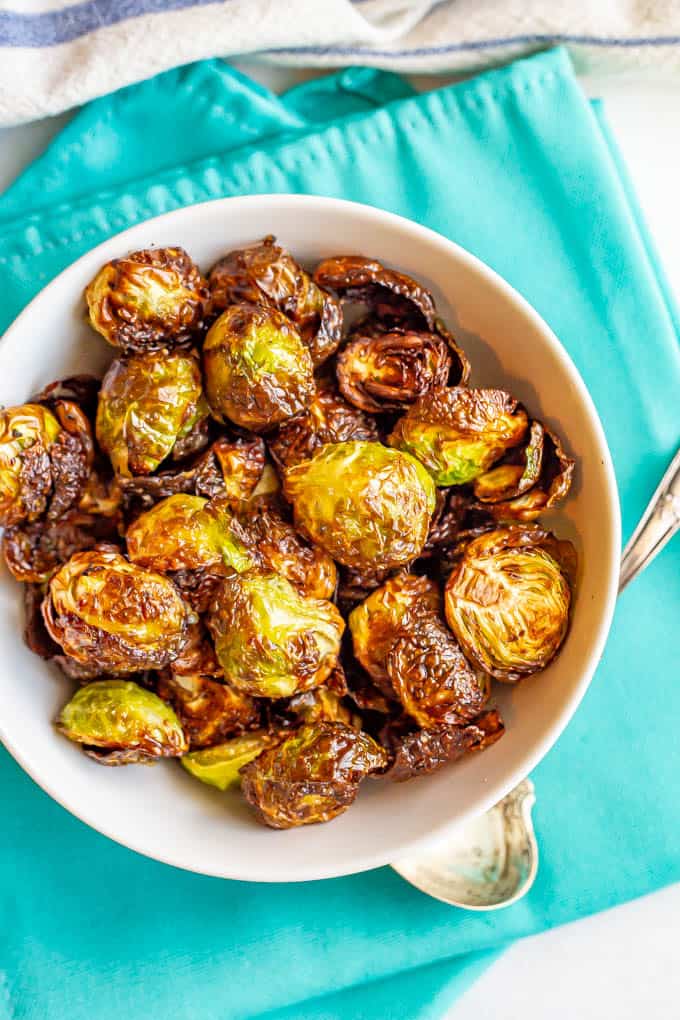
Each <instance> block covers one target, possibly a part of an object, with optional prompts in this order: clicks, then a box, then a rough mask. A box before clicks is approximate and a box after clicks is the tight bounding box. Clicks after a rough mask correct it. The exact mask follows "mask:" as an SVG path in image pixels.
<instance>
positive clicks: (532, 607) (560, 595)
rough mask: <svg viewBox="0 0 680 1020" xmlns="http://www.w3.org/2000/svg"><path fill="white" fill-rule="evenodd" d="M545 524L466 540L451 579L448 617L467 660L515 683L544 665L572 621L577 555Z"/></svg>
mask: <svg viewBox="0 0 680 1020" xmlns="http://www.w3.org/2000/svg"><path fill="white" fill-rule="evenodd" d="M573 555H574V553H573V547H572V546H571V544H570V543H559V542H557V540H556V539H555V538H554V536H552V535H551V534H550V532H547V531H546V530H545V529H544V528H541V527H538V526H537V525H531V524H524V525H514V526H510V527H507V528H498V529H496V530H494V531H489V532H487V533H486V534H483V535H480V536H479V537H478V538H475V539H473V540H472V541H470V542H469V543H467V544H466V545H464V546H463V548H462V551H461V552H460V555H459V559H458V562H457V563H456V565H455V566H454V568H453V570H452V572H451V575H450V577H449V579H448V581H447V584H446V591H445V596H444V602H445V609H446V619H447V622H448V624H449V627H450V628H451V630H452V631H453V633H454V634H455V636H456V638H457V640H458V641H459V642H460V645H461V647H462V649H463V651H464V652H465V655H466V656H467V658H468V659H469V660H470V661H471V662H473V663H475V664H476V665H477V666H478V667H479V668H480V669H482V670H484V671H485V672H487V673H489V674H491V676H493V677H495V678H496V679H497V680H503V681H505V682H509V683H512V682H514V681H516V680H519V679H521V678H522V677H523V676H527V675H529V674H530V673H535V672H536V671H537V670H539V669H543V668H544V667H545V666H547V664H548V663H549V662H550V660H551V659H552V658H553V657H554V656H555V655H556V654H557V652H558V650H559V648H560V645H561V644H562V642H563V641H564V638H565V636H566V633H567V627H568V624H569V608H570V604H571V587H570V582H569V579H568V572H569V567H570V564H571V562H572V558H573Z"/></svg>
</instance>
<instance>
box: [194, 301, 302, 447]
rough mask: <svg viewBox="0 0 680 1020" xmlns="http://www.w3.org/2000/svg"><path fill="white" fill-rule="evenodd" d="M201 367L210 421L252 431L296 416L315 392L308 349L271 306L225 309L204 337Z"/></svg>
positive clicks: (234, 306)
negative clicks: (227, 422) (213, 420)
mask: <svg viewBox="0 0 680 1020" xmlns="http://www.w3.org/2000/svg"><path fill="white" fill-rule="evenodd" d="M203 368H204V373H205V387H206V394H207V397H208V403H209V404H210V409H211V411H212V413H213V415H214V417H215V418H217V420H218V421H223V420H224V419H225V418H228V419H230V420H231V421H233V422H235V423H236V424H237V425H241V426H243V427H244V428H248V429H252V430H253V431H254V432H259V431H262V430H263V429H268V428H271V427H272V426H274V425H278V423H279V422H281V421H283V420H284V419H285V418H290V417H291V416H292V415H294V414H299V412H300V411H302V410H304V408H305V407H306V406H307V404H308V403H309V402H310V400H311V399H312V395H313V393H314V376H313V366H312V359H311V357H310V354H309V351H308V350H307V348H306V347H305V346H304V344H303V343H302V340H301V339H300V334H299V333H298V331H297V329H296V328H295V326H294V325H293V323H292V322H291V321H290V320H289V319H287V318H286V316H285V315H283V314H282V313H281V312H279V311H277V310H276V309H275V308H263V307H260V306H257V305H245V304H241V305H231V307H230V308H227V310H226V312H223V313H222V315H220V317H219V319H217V321H216V322H215V323H213V325H212V326H211V328H210V331H209V332H208V335H207V337H206V338H205V343H204V345H203Z"/></svg>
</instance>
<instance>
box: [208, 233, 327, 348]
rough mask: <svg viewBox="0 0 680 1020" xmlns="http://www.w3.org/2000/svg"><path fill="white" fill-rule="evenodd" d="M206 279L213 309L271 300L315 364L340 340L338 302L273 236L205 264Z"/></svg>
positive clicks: (270, 304)
mask: <svg viewBox="0 0 680 1020" xmlns="http://www.w3.org/2000/svg"><path fill="white" fill-rule="evenodd" d="M209 282H210V291H211V294H212V301H213V308H215V309H218V310H220V311H222V310H223V309H225V308H227V307H228V306H229V305H233V304H239V303H241V302H244V301H245V302H247V303H248V304H253V305H269V306H272V307H274V308H277V309H278V310H279V311H280V312H283V314H284V315H286V316H287V317H288V318H289V319H292V321H293V322H294V323H295V325H296V326H297V328H298V330H299V332H300V336H301V337H302V340H303V342H304V343H305V344H306V346H307V347H308V348H309V351H310V354H311V355H312V360H313V362H314V364H315V365H320V364H321V362H323V361H325V360H326V358H329V357H330V356H331V354H332V353H333V352H334V351H335V349H336V348H337V346H338V344H339V343H340V338H341V336H342V307H341V305H340V302H339V301H338V300H337V298H335V297H333V295H332V294H327V293H326V292H325V291H323V290H321V288H320V287H318V286H317V284H316V283H314V281H313V280H312V278H311V277H310V276H309V275H308V274H307V273H306V272H305V271H304V269H302V267H301V266H299V265H298V263H297V262H296V261H295V259H294V258H293V256H292V255H291V254H290V252H288V251H286V249H285V248H281V247H279V245H277V244H275V238H274V237H265V239H264V240H263V241H261V242H260V243H259V244H254V245H251V247H249V248H240V249H239V250H238V251H232V252H230V253H229V254H228V255H225V257H224V258H223V259H220V261H219V262H218V263H217V265H216V266H214V267H213V269H212V270H211V272H210V278H209Z"/></svg>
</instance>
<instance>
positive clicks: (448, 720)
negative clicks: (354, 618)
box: [387, 613, 490, 728]
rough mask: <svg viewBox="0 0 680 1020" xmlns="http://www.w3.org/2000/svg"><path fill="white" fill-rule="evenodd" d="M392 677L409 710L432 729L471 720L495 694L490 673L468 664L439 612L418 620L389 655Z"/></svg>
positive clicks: (401, 699)
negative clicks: (491, 690)
mask: <svg viewBox="0 0 680 1020" xmlns="http://www.w3.org/2000/svg"><path fill="white" fill-rule="evenodd" d="M387 676H388V677H389V682H390V685H391V687H392V689H393V691H394V692H395V694H396V696H397V698H398V699H399V701H400V702H401V704H402V706H403V708H404V710H405V711H406V712H407V713H408V714H409V715H410V716H411V717H412V718H413V719H415V721H416V722H417V723H418V725H419V726H423V727H426V728H429V727H433V726H455V725H458V724H460V723H463V722H468V721H469V720H470V719H472V718H474V716H476V715H477V714H478V713H479V712H480V711H481V709H482V707H483V706H484V704H485V703H486V702H487V701H488V698H489V693H490V691H489V677H488V676H487V675H486V674H485V673H481V672H479V671H478V670H476V669H473V668H472V666H470V664H469V663H468V661H467V659H466V658H465V656H464V655H463V652H462V651H461V649H460V646H459V644H458V642H457V641H456V639H455V638H454V637H453V635H452V634H451V631H450V630H449V629H448V627H447V626H446V624H445V623H444V621H443V620H441V619H440V618H439V617H438V616H437V615H436V614H435V613H431V614H429V615H426V616H423V617H421V618H420V619H416V620H415V621H414V623H413V625H412V626H411V628H410V629H409V630H405V631H404V632H402V634H401V635H399V636H397V640H396V641H395V642H394V643H393V644H392V646H391V648H390V650H389V652H388V653H387Z"/></svg>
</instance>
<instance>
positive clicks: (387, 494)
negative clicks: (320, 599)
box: [283, 440, 435, 571]
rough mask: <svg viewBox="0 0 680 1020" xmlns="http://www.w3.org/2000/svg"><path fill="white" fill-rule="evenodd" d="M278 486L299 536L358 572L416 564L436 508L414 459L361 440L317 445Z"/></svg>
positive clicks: (432, 493) (427, 480) (429, 486)
mask: <svg viewBox="0 0 680 1020" xmlns="http://www.w3.org/2000/svg"><path fill="white" fill-rule="evenodd" d="M283 488H284V494H285V496H286V498H287V499H288V500H290V502H291V503H292V504H293V508H294V516H295V525H296V527H297V528H298V530H299V531H301V532H302V533H303V534H305V535H307V537H308V538H310V539H311V540H312V541H313V542H316V543H317V545H320V546H321V548H322V549H325V550H326V552H327V553H329V554H330V555H331V556H332V557H333V559H335V560H337V561H338V562H339V563H342V564H344V565H345V566H347V567H351V568H353V569H358V570H361V569H370V570H372V571H377V570H388V569H393V568H396V567H399V566H401V565H403V564H404V563H407V562H409V561H410V560H412V559H415V558H416V557H417V556H418V554H419V553H420V551H421V550H422V548H423V546H424V544H425V540H426V538H427V531H428V527H429V523H430V516H431V514H432V511H433V510H434V505H435V489H434V485H433V484H432V480H431V478H430V476H429V475H428V473H427V471H426V470H425V469H424V468H423V467H422V465H421V464H420V463H419V462H418V461H417V460H415V459H414V458H413V457H411V456H409V454H407V453H403V452H402V451H398V450H390V449H388V448H387V447H385V446H382V445H381V444H380V443H370V442H363V441H359V440H354V441H351V442H347V443H335V444H332V445H329V446H324V447H322V448H321V449H320V450H319V451H318V452H317V453H315V454H314V456H313V457H312V458H311V459H310V460H308V461H304V462H302V463H301V464H297V465H296V466H294V467H292V468H289V469H288V470H287V471H286V473H285V477H284V484H283Z"/></svg>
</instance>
